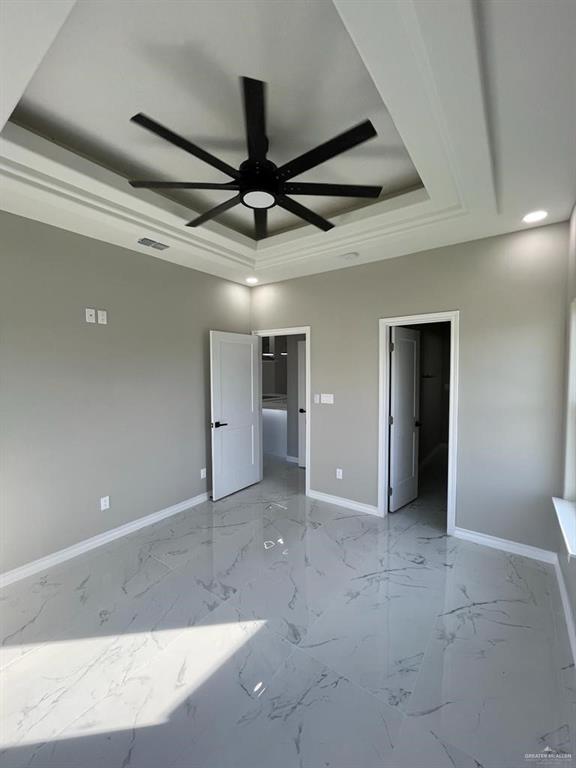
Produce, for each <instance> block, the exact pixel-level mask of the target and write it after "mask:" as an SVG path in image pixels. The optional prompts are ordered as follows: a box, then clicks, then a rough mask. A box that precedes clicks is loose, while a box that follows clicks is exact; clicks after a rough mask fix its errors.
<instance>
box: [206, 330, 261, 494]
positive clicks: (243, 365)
mask: <svg viewBox="0 0 576 768" xmlns="http://www.w3.org/2000/svg"><path fill="white" fill-rule="evenodd" d="M260 344H261V340H260V337H259V336H251V335H247V334H243V333H222V332H221V331H210V385H211V401H212V407H211V421H212V498H213V499H214V500H216V499H221V498H222V497H223V496H228V495H229V494H231V493H234V492H235V491H239V490H240V489H241V488H246V486H248V485H252V484H253V483H258V482H260V480H262V429H261V402H260V389H261V387H260Z"/></svg>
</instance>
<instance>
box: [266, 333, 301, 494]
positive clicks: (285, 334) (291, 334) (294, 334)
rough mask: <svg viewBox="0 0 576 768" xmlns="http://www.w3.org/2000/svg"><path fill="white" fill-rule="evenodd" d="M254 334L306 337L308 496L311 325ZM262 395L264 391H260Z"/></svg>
mask: <svg viewBox="0 0 576 768" xmlns="http://www.w3.org/2000/svg"><path fill="white" fill-rule="evenodd" d="M252 333H253V334H254V336H300V335H304V336H305V337H306V467H305V469H304V472H305V473H306V477H305V482H306V496H310V456H311V454H310V434H311V430H310V424H311V421H312V408H311V404H312V403H311V400H312V398H311V397H310V389H311V386H310V381H311V376H310V326H309V325H303V326H301V327H297V328H266V329H264V330H256V331H252ZM260 370H262V362H260ZM260 397H262V392H260Z"/></svg>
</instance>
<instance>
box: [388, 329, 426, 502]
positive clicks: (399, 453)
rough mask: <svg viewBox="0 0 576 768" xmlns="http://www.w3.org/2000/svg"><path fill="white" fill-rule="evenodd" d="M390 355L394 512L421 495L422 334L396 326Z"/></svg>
mask: <svg viewBox="0 0 576 768" xmlns="http://www.w3.org/2000/svg"><path fill="white" fill-rule="evenodd" d="M390 335H391V343H392V347H391V353H390V417H391V418H390V441H389V446H390V481H389V485H390V492H389V494H388V495H389V502H388V509H389V511H390V512H395V511H396V510H397V509H400V507H403V506H404V505H405V504H408V503H409V502H410V501H413V500H414V499H415V498H416V497H417V496H418V437H419V421H418V419H419V416H420V331H416V330H414V329H412V328H402V327H400V326H393V327H392V329H391V334H390Z"/></svg>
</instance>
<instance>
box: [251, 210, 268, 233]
mask: <svg viewBox="0 0 576 768" xmlns="http://www.w3.org/2000/svg"><path fill="white" fill-rule="evenodd" d="M254 234H255V237H256V240H263V239H264V238H265V237H266V235H267V234H268V211H267V210H266V208H255V209H254Z"/></svg>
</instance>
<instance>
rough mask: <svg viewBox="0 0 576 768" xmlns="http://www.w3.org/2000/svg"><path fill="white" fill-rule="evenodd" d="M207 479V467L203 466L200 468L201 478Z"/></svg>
mask: <svg viewBox="0 0 576 768" xmlns="http://www.w3.org/2000/svg"><path fill="white" fill-rule="evenodd" d="M205 479H206V467H202V469H201V470H200V480H205Z"/></svg>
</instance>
